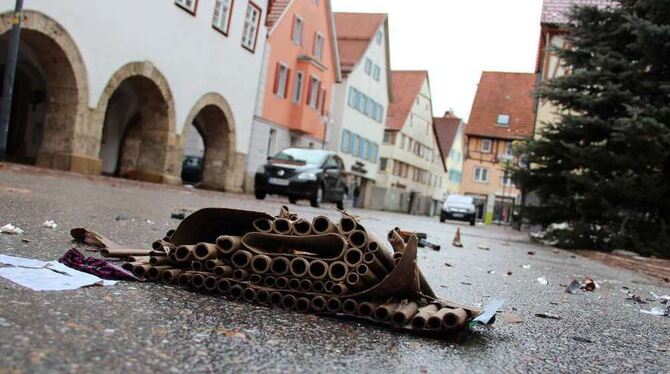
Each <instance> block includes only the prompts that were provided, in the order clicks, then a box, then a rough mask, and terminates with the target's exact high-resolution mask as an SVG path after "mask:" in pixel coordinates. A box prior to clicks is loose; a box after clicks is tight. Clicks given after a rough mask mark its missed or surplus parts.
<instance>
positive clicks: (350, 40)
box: [327, 13, 390, 207]
mask: <svg viewBox="0 0 670 374" xmlns="http://www.w3.org/2000/svg"><path fill="white" fill-rule="evenodd" d="M335 25H336V30H337V45H338V48H339V55H340V65H341V69H342V82H341V83H338V84H337V85H336V88H335V97H334V102H333V122H332V124H331V127H330V128H329V129H328V135H329V136H328V142H327V148H328V149H330V150H333V151H337V152H338V154H339V155H340V157H341V158H342V160H343V161H344V164H345V168H346V172H347V175H348V176H349V179H348V182H349V183H348V184H349V192H350V193H349V196H350V197H353V194H354V190H355V189H356V188H358V191H359V194H360V195H359V197H358V199H356V205H357V207H367V206H368V204H367V203H368V202H369V199H370V196H371V192H372V186H373V185H374V184H375V182H376V180H377V171H378V169H379V149H380V146H381V143H382V139H383V137H384V128H385V123H386V111H387V108H388V103H389V98H390V86H389V80H390V74H389V70H390V63H389V60H390V55H389V48H388V45H389V44H388V18H387V15H386V14H369V13H335Z"/></svg>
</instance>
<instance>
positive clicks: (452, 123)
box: [433, 112, 462, 158]
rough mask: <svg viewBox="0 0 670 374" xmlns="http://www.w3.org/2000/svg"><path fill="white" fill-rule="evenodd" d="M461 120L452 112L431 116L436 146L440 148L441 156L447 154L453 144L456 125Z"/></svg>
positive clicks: (456, 130)
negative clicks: (442, 115)
mask: <svg viewBox="0 0 670 374" xmlns="http://www.w3.org/2000/svg"><path fill="white" fill-rule="evenodd" d="M461 121H462V120H461V119H460V118H458V117H456V116H455V115H454V114H453V113H452V112H447V113H445V115H444V117H442V118H438V117H435V118H433V129H434V130H435V137H436V138H437V146H438V148H440V153H441V154H442V158H445V157H447V156H448V155H449V152H450V151H451V147H452V146H453V145H454V139H455V138H456V133H457V132H458V126H459V125H460V124H461Z"/></svg>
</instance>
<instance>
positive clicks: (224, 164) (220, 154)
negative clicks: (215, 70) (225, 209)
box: [182, 93, 239, 191]
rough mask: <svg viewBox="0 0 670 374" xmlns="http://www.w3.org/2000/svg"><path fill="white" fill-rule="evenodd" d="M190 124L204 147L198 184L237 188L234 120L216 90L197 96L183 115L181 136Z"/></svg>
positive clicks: (217, 188)
mask: <svg viewBox="0 0 670 374" xmlns="http://www.w3.org/2000/svg"><path fill="white" fill-rule="evenodd" d="M191 126H194V127H195V128H196V129H197V133H198V134H199V135H200V136H201V137H202V140H203V143H204V146H205V149H204V156H203V160H202V180H201V183H200V186H201V187H202V188H207V189H215V190H227V191H238V190H239V187H237V186H235V185H234V179H235V178H234V175H235V171H236V170H235V167H236V163H235V123H234V119H233V114H232V110H231V109H230V106H229V105H228V102H227V101H226V99H224V98H223V96H221V95H219V94H216V93H208V94H206V95H204V96H203V97H202V98H200V100H198V102H196V103H195V105H194V106H193V108H192V109H191V112H190V113H189V115H188V117H186V122H185V124H184V128H183V129H182V138H184V139H186V137H187V134H188V133H189V129H190V127H191ZM190 133H191V134H192V133H193V132H192V131H191V132H190Z"/></svg>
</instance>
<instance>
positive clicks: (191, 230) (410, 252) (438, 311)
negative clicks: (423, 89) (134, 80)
mask: <svg viewBox="0 0 670 374" xmlns="http://www.w3.org/2000/svg"><path fill="white" fill-rule="evenodd" d="M89 235H96V236H92V237H99V236H97V235H98V234H95V233H92V232H90V234H89ZM100 237H101V236H100ZM387 239H388V242H386V243H385V242H384V241H382V240H380V239H379V238H378V237H377V236H376V235H375V234H374V233H373V232H371V231H369V230H368V229H366V228H365V227H364V225H363V224H362V223H361V222H360V220H359V219H358V218H356V217H353V216H351V215H349V214H347V213H343V215H342V218H341V219H340V220H339V221H333V220H331V219H330V218H328V217H326V216H317V217H315V218H314V219H313V220H309V219H307V218H304V217H303V218H301V217H297V216H296V215H295V214H291V213H289V212H288V208H286V207H282V209H281V212H280V215H279V216H277V217H272V216H269V215H267V214H264V213H260V212H251V211H242V210H234V209H224V208H206V209H202V210H199V211H197V212H195V213H193V214H191V215H190V216H188V217H186V219H184V220H183V221H182V222H181V224H180V225H179V227H178V228H177V229H176V230H174V232H172V233H171V235H170V236H169V237H168V236H166V237H165V238H162V239H159V240H157V241H155V242H154V243H153V249H147V250H129V249H123V248H120V247H115V248H109V249H108V254H109V255H110V256H118V257H122V258H125V259H126V260H128V259H129V257H130V256H132V257H133V258H132V259H133V260H135V261H130V262H127V263H125V264H124V268H127V269H130V270H132V272H133V273H134V274H135V275H137V276H138V277H146V278H148V279H149V280H155V281H159V282H163V283H165V284H172V285H175V286H181V287H188V288H191V289H195V290H199V291H201V292H205V293H207V294H209V295H216V294H218V295H221V296H223V297H226V298H229V299H233V300H239V301H240V302H249V303H256V304H259V305H263V306H266V307H276V308H284V309H290V310H293V311H297V312H301V313H317V314H325V315H334V316H347V317H349V318H359V319H364V320H367V321H371V322H373V323H378V324H383V325H387V326H389V327H393V328H395V329H396V330H398V329H399V330H406V331H411V332H417V333H424V334H429V335H434V336H441V337H447V336H450V335H453V334H455V333H457V332H459V331H462V330H465V329H467V326H468V323H469V321H471V320H472V319H473V317H475V316H476V315H477V313H479V311H478V310H477V309H475V308H470V307H462V306H460V304H458V305H457V304H456V303H453V302H448V301H445V300H443V299H438V298H437V297H436V296H435V294H434V293H433V291H432V290H431V288H430V286H429V285H428V282H427V281H426V279H425V278H424V277H423V275H422V274H421V272H420V270H419V269H418V267H417V258H416V257H417V256H416V254H417V246H418V240H417V238H416V236H414V235H411V236H410V237H409V239H408V240H407V241H405V240H403V238H402V237H401V236H400V235H399V234H398V232H397V231H396V230H391V231H390V232H389V233H388V236H387ZM389 248H392V249H393V250H389ZM165 250H167V252H166V251H165Z"/></svg>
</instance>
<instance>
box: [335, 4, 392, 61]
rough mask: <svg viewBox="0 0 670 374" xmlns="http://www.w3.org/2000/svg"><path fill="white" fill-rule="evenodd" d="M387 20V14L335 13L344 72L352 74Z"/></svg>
mask: <svg viewBox="0 0 670 374" xmlns="http://www.w3.org/2000/svg"><path fill="white" fill-rule="evenodd" d="M385 19H386V14H383V13H335V30H336V31H337V45H338V47H339V52H340V65H341V68H342V71H343V72H350V71H351V70H352V69H353V67H354V66H355V65H356V64H357V63H358V61H359V60H360V59H361V57H362V56H363V54H364V53H365V50H366V49H367V48H368V45H370V42H371V41H372V39H373V38H374V37H375V33H376V32H377V30H379V27H380V26H381V24H382V22H384V20H385Z"/></svg>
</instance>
